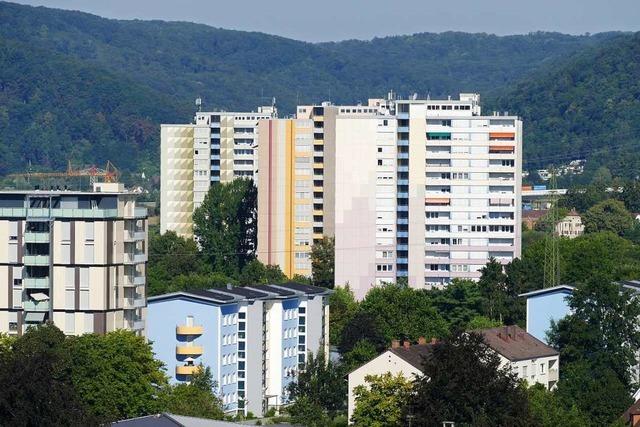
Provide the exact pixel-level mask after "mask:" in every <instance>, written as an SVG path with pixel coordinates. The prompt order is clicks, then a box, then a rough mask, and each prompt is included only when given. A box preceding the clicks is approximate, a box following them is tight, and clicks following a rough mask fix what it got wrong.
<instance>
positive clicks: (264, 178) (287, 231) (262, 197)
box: [258, 119, 322, 277]
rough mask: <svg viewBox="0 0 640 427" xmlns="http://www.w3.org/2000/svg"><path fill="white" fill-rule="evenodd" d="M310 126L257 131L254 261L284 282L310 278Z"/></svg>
mask: <svg viewBox="0 0 640 427" xmlns="http://www.w3.org/2000/svg"><path fill="white" fill-rule="evenodd" d="M313 126H314V124H313V121H312V120H308V119H272V120H263V121H261V122H260V125H259V133H260V144H259V156H258V158H259V169H260V181H259V182H258V259H259V260H260V261H262V262H263V263H265V264H275V265H279V266H280V267H281V269H282V271H283V272H284V273H285V274H286V275H287V276H288V277H293V276H294V275H296V274H301V275H304V276H309V275H311V259H310V254H311V245H312V243H313V231H314V216H316V215H321V214H322V212H321V211H317V210H316V209H315V208H314V194H313V193H314V158H313V156H314V153H313V148H314V144H313V142H314V139H313V131H314V129H313Z"/></svg>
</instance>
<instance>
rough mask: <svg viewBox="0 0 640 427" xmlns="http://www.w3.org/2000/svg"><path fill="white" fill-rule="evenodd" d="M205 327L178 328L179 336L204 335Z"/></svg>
mask: <svg viewBox="0 0 640 427" xmlns="http://www.w3.org/2000/svg"><path fill="white" fill-rule="evenodd" d="M203 333H204V326H193V325H192V326H186V325H185V326H176V334H177V335H202V334H203Z"/></svg>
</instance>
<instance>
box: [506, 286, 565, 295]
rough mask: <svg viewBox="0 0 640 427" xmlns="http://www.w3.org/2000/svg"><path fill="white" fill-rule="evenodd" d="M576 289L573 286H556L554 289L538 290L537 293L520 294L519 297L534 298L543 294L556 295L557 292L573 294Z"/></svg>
mask: <svg viewBox="0 0 640 427" xmlns="http://www.w3.org/2000/svg"><path fill="white" fill-rule="evenodd" d="M574 289H575V288H574V287H573V286H569V285H560V286H554V287H552V288H543V289H537V290H535V291H530V292H525V293H523V294H520V295H518V296H519V297H532V296H537V295H543V294H552V293H556V292H560V291H567V292H573V290H574Z"/></svg>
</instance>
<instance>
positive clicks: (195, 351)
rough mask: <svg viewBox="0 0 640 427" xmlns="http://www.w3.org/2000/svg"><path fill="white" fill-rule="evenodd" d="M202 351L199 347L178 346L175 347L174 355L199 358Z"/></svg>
mask: <svg viewBox="0 0 640 427" xmlns="http://www.w3.org/2000/svg"><path fill="white" fill-rule="evenodd" d="M203 351H204V349H203V348H202V346H200V345H179V346H176V354H177V355H179V356H200V355H202V353H203Z"/></svg>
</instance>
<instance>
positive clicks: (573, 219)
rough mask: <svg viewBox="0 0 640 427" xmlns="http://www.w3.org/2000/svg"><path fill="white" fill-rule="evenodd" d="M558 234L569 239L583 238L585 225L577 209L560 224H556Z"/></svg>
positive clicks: (572, 210)
mask: <svg viewBox="0 0 640 427" xmlns="http://www.w3.org/2000/svg"><path fill="white" fill-rule="evenodd" d="M556 232H557V233H558V235H560V236H562V237H568V238H570V239H573V238H576V237H578V236H582V233H584V224H583V223H582V218H581V217H580V214H578V212H577V211H576V210H575V209H571V212H569V213H568V214H567V215H566V216H565V217H564V218H563V219H562V220H561V221H560V222H558V224H556Z"/></svg>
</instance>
